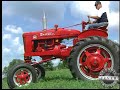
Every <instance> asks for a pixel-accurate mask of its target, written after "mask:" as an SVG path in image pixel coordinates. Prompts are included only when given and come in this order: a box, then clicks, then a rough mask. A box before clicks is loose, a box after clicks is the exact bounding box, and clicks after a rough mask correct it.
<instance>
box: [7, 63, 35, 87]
mask: <svg viewBox="0 0 120 90" xmlns="http://www.w3.org/2000/svg"><path fill="white" fill-rule="evenodd" d="M21 68H26V69H27V70H29V71H30V72H31V73H32V81H31V82H33V83H35V82H36V81H37V74H36V71H35V69H34V67H33V66H31V65H30V64H27V63H21V64H17V65H14V66H13V67H12V68H10V69H9V70H8V73H7V83H8V86H9V88H11V89H13V88H15V87H16V86H17V85H16V84H15V82H14V80H13V76H14V74H15V72H16V71H17V70H19V69H21Z"/></svg>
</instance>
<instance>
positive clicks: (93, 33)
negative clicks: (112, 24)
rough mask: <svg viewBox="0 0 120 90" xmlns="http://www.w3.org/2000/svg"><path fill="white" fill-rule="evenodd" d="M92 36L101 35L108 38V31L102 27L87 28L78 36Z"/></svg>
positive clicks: (80, 37)
mask: <svg viewBox="0 0 120 90" xmlns="http://www.w3.org/2000/svg"><path fill="white" fill-rule="evenodd" d="M90 36H100V37H104V38H107V37H108V33H107V31H104V30H101V29H90V30H85V31H83V32H81V33H80V35H79V36H78V40H81V39H83V38H87V37H90Z"/></svg>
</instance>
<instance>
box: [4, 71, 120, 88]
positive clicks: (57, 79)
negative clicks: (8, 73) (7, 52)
mask: <svg viewBox="0 0 120 90" xmlns="http://www.w3.org/2000/svg"><path fill="white" fill-rule="evenodd" d="M6 81H7V80H6V78H5V79H3V80H2V89H8V85H7V82H6ZM16 89H108V88H105V87H103V86H102V85H101V83H100V82H99V81H82V80H75V79H73V78H72V75H71V73H70V71H69V70H68V69H61V70H54V71H46V76H45V79H43V80H38V81H37V82H36V83H31V84H30V85H28V86H24V87H17V88H16ZM111 89H119V85H118V84H116V85H115V86H114V87H112V88H111Z"/></svg>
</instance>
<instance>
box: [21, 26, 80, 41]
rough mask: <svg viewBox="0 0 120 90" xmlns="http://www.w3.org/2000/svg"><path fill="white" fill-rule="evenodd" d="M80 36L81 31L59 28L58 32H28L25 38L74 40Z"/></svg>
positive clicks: (53, 30)
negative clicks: (73, 38)
mask: <svg viewBox="0 0 120 90" xmlns="http://www.w3.org/2000/svg"><path fill="white" fill-rule="evenodd" d="M79 34H80V31H79V30H74V29H64V28H58V29H57V30H55V29H49V30H42V31H37V32H27V33H24V34H23V37H25V36H32V38H33V39H47V38H49V39H50V38H72V37H77V36H78V35H79Z"/></svg>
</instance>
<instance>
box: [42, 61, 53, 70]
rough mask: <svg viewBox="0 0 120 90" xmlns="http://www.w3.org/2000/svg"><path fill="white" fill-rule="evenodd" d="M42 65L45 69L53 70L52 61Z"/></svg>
mask: <svg viewBox="0 0 120 90" xmlns="http://www.w3.org/2000/svg"><path fill="white" fill-rule="evenodd" d="M43 66H44V68H45V70H53V69H54V67H53V63H52V61H48V62H46V63H43Z"/></svg>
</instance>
